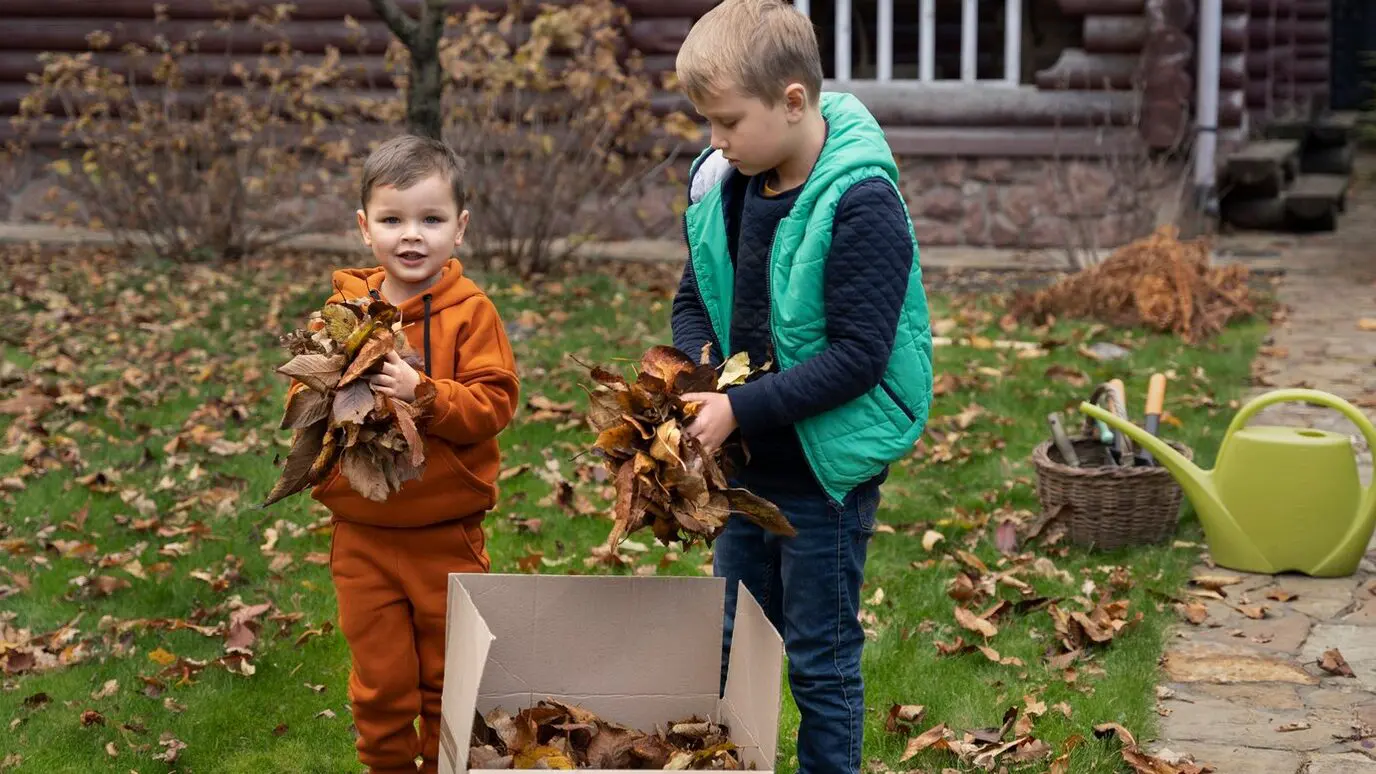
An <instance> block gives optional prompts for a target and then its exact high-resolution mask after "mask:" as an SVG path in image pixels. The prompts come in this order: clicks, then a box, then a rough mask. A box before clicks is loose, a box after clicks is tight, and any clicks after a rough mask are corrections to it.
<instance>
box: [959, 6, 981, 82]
mask: <svg viewBox="0 0 1376 774" xmlns="http://www.w3.org/2000/svg"><path fill="white" fill-rule="evenodd" d="M978 75H979V0H964V2H962V3H961V6H960V79H961V80H962V81H964V82H965V83H974V82H975V79H976V78H977V77H978Z"/></svg>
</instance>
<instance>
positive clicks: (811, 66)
mask: <svg viewBox="0 0 1376 774" xmlns="http://www.w3.org/2000/svg"><path fill="white" fill-rule="evenodd" d="M675 70H676V71H677V74H678V80H679V83H680V84H681V85H682V86H683V90H684V92H685V93H686V94H687V95H688V98H689V99H691V100H693V101H694V102H697V101H698V100H699V99H701V98H703V97H706V96H708V95H711V94H719V93H721V92H722V91H724V90H727V89H731V88H736V89H739V90H740V91H741V92H742V93H744V94H745V95H746V96H749V97H754V98H756V99H759V100H760V101H762V102H764V103H765V104H766V105H769V106H771V107H772V106H773V105H774V103H775V102H777V101H779V100H780V99H782V98H783V93H784V89H786V88H788V85H789V84H790V83H801V84H802V85H803V87H804V88H805V89H807V97H808V103H809V104H814V105H815V104H817V101H818V100H819V99H820V97H821V93H822V55H821V54H820V53H819V52H818V50H817V34H816V32H814V31H813V28H812V20H811V19H809V18H808V17H807V16H805V15H804V14H802V13H800V12H799V11H798V10H797V9H796V8H794V7H793V6H792V5H790V4H789V3H786V2H782V0H726V2H724V3H722V4H721V5H718V6H717V7H715V8H713V9H712V10H710V11H708V12H707V13H706V14H705V15H704V16H703V17H702V18H701V19H699V20H698V21H697V23H696V24H694V25H693V29H692V30H690V31H689V32H688V37H687V38H686V39H685V40H684V41H683V45H682V46H681V47H680V48H679V50H678V60H677V61H676V63H675Z"/></svg>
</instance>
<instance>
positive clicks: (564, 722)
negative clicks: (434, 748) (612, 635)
mask: <svg viewBox="0 0 1376 774" xmlns="http://www.w3.org/2000/svg"><path fill="white" fill-rule="evenodd" d="M468 768H470V769H576V768H577V769H587V768H592V769H674V770H698V771H702V770H713V769H716V770H723V769H731V770H736V769H741V768H744V767H743V766H742V764H741V760H740V756H739V754H738V753H737V751H736V745H735V744H733V743H732V742H731V741H730V739H729V738H728V734H727V729H726V728H725V727H723V726H720V725H717V724H716V723H713V722H711V721H708V720H704V719H702V718H698V717H691V718H688V719H686V720H682V721H679V722H676V723H669V724H668V725H666V726H660V727H658V728H656V729H655V731H654V732H653V733H645V732H643V731H637V730H635V729H631V728H626V727H625V726H621V725H617V724H615V723H608V722H607V721H605V720H603V719H601V718H599V717H598V716H597V715H595V714H593V713H591V712H589V711H587V710H585V709H583V708H582V707H575V706H570V705H567V704H562V703H560V702H557V701H553V700H545V701H541V702H540V703H539V704H537V705H535V706H534V707H530V708H528V709H523V710H521V711H520V712H519V713H518V714H517V715H516V716H515V717H512V716H511V715H509V714H508V713H507V712H506V711H504V710H502V709H501V708H498V709H495V710H492V711H491V712H489V713H487V716H486V717H483V716H481V715H477V714H476V713H475V716H474V719H473V735H472V739H471V740H470V746H469V751H468Z"/></svg>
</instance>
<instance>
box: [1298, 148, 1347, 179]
mask: <svg viewBox="0 0 1376 774" xmlns="http://www.w3.org/2000/svg"><path fill="white" fill-rule="evenodd" d="M1356 157H1357V145H1356V143H1351V142H1349V143H1344V144H1342V145H1328V146H1309V147H1306V148H1305V149H1304V153H1303V154H1301V155H1300V174H1302V175H1309V174H1316V175H1350V174H1352V166H1353V163H1354V162H1355V160H1356Z"/></svg>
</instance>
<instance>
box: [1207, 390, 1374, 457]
mask: <svg viewBox="0 0 1376 774" xmlns="http://www.w3.org/2000/svg"><path fill="white" fill-rule="evenodd" d="M1289 401H1298V402H1301V403H1309V404H1312V405H1315V406H1323V407H1324V408H1331V409H1333V410H1334V411H1337V412H1339V413H1341V414H1342V415H1343V416H1345V417H1347V418H1348V420H1349V421H1351V422H1352V424H1354V425H1356V426H1357V429H1358V430H1360V431H1361V433H1362V435H1363V436H1365V437H1366V444H1367V447H1368V448H1370V449H1372V450H1373V451H1376V425H1372V424H1371V420H1370V419H1367V417H1366V415H1365V414H1363V413H1362V412H1361V411H1358V410H1357V407H1356V406H1354V405H1352V404H1351V403H1348V402H1347V401H1345V400H1343V399H1342V398H1339V397H1338V396H1337V395H1334V394H1332V393H1328V392H1324V391H1323V390H1304V389H1289V390H1273V391H1271V392H1268V393H1266V394H1265V395H1259V396H1257V397H1256V398H1253V399H1252V400H1251V402H1249V403H1248V404H1247V405H1245V406H1243V407H1242V410H1240V411H1238V412H1237V415H1236V416H1234V417H1233V421H1232V422H1231V423H1230V424H1229V425H1228V432H1227V433H1224V435H1223V441H1224V443H1227V441H1228V439H1229V438H1231V437H1232V435H1233V433H1235V432H1237V431H1238V430H1241V429H1242V428H1243V427H1245V426H1246V424H1247V422H1248V421H1249V420H1251V418H1252V417H1253V416H1256V414H1257V412H1259V411H1261V410H1262V409H1264V408H1266V407H1267V406H1272V405H1275V404H1277V403H1285V402H1289Z"/></svg>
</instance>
